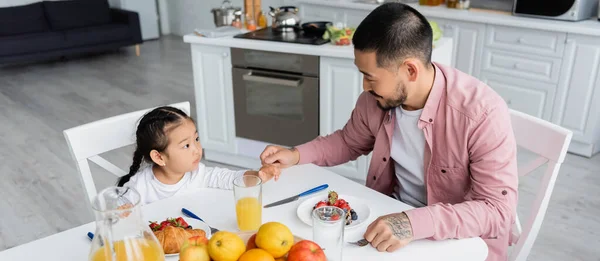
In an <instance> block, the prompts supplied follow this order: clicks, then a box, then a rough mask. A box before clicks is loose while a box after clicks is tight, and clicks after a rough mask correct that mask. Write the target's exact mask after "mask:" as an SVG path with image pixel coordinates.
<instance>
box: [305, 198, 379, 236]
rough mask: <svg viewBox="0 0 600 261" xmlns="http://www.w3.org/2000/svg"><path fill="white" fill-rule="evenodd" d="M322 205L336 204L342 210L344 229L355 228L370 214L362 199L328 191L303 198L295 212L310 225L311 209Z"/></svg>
mask: <svg viewBox="0 0 600 261" xmlns="http://www.w3.org/2000/svg"><path fill="white" fill-rule="evenodd" d="M322 206H336V207H339V208H341V209H343V210H344V212H345V213H346V214H345V216H344V217H340V218H342V219H345V220H346V229H350V228H355V227H358V226H360V225H361V224H362V223H364V222H365V221H366V220H367V219H369V216H370V215H371V209H370V208H369V205H367V204H366V203H365V202H364V201H363V200H361V199H359V198H357V197H353V196H350V195H344V194H339V195H338V193H337V192H335V191H329V193H327V195H317V196H314V197H312V198H308V199H306V200H304V201H303V202H302V203H300V205H299V206H298V209H297V211H296V214H297V215H298V218H300V220H302V222H304V223H306V224H307V225H309V226H312V211H313V210H314V209H315V208H318V207H322Z"/></svg>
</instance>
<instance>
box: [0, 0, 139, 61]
mask: <svg viewBox="0 0 600 261" xmlns="http://www.w3.org/2000/svg"><path fill="white" fill-rule="evenodd" d="M141 43H142V33H141V30H140V21H139V16H138V14H137V13H136V12H131V11H126V10H120V9H115V8H110V7H109V5H108V2H107V1H106V0H68V1H43V2H37V3H33V4H29V5H22V6H14V7H4V8H0V63H14V62H24V61H27V62H28V61H35V60H42V59H53V58H59V57H64V56H69V55H74V54H81V53H91V52H102V51H109V50H114V49H118V48H120V47H125V46H135V47H136V53H137V54H138V55H139V44H141Z"/></svg>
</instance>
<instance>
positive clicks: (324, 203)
mask: <svg viewBox="0 0 600 261" xmlns="http://www.w3.org/2000/svg"><path fill="white" fill-rule="evenodd" d="M326 206H327V202H325V201H319V203H317V204H316V205H315V207H314V208H313V209H315V208H320V207H326Z"/></svg>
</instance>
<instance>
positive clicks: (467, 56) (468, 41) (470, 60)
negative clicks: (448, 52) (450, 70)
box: [427, 17, 486, 77]
mask: <svg viewBox="0 0 600 261" xmlns="http://www.w3.org/2000/svg"><path fill="white" fill-rule="evenodd" d="M427 19H430V20H432V21H435V22H437V23H438V25H439V26H440V29H442V32H443V34H444V36H445V37H450V38H452V39H453V40H454V41H453V43H454V50H453V53H452V66H453V67H456V68H457V69H459V70H461V71H463V72H465V73H467V74H470V75H473V76H475V77H478V76H479V73H480V66H481V57H482V53H483V43H484V38H485V29H486V26H485V24H478V23H468V22H459V21H454V20H448V19H442V18H435V17H427Z"/></svg>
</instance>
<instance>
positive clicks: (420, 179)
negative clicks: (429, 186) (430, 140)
mask: <svg viewBox="0 0 600 261" xmlns="http://www.w3.org/2000/svg"><path fill="white" fill-rule="evenodd" d="M422 111H423V109H421V110H415V111H407V110H404V109H403V108H402V107H401V106H400V107H397V108H396V109H395V111H394V113H396V126H395V128H394V135H393V137H392V148H391V152H390V154H391V157H392V158H393V159H394V161H395V165H396V166H395V169H396V177H397V178H398V184H397V185H396V187H395V189H394V196H395V197H396V198H397V199H399V200H400V201H402V202H404V203H406V204H409V205H412V206H413V207H423V206H426V205H427V191H426V189H425V182H424V180H425V175H424V172H425V168H424V166H423V157H424V153H425V134H424V133H423V130H421V129H419V127H418V126H417V124H418V122H419V117H420V116H421V112H422Z"/></svg>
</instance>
